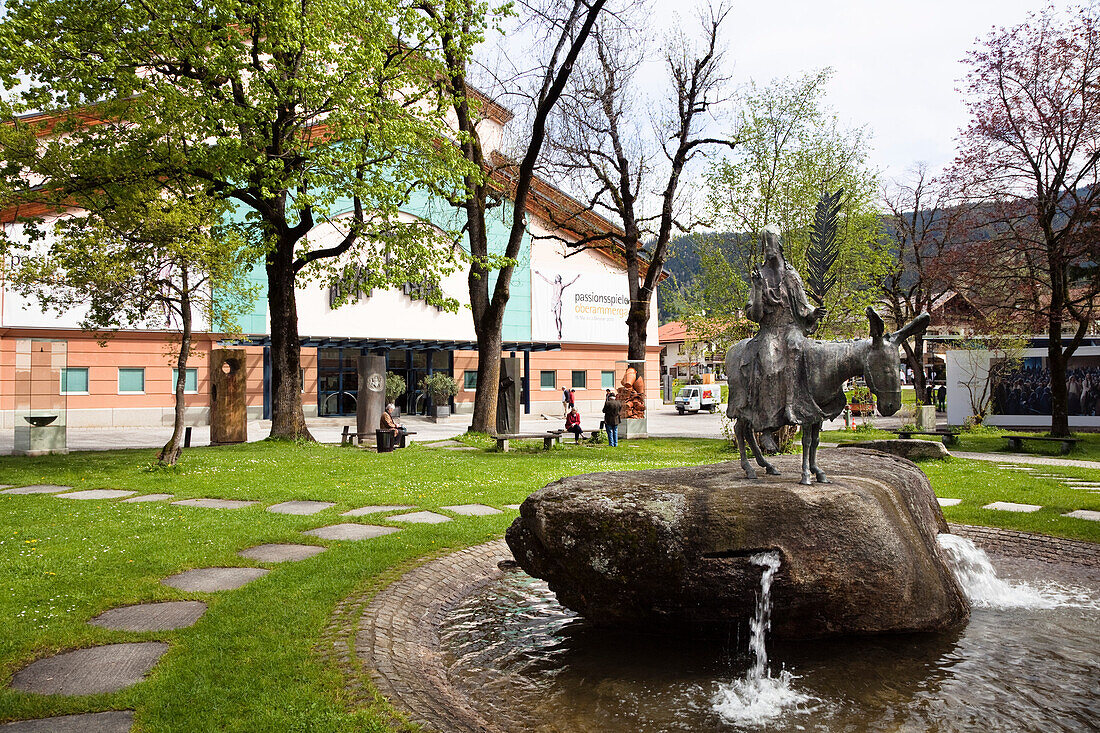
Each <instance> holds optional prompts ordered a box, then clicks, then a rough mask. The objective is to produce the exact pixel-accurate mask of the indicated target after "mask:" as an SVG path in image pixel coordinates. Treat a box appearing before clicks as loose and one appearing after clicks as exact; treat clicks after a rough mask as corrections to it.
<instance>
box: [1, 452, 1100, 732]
mask: <svg viewBox="0 0 1100 733" xmlns="http://www.w3.org/2000/svg"><path fill="white" fill-rule="evenodd" d="M847 435H851V434H850V433H849V434H847ZM472 442H473V443H474V444H476V445H478V446H479V447H481V446H484V445H487V443H485V442H483V441H477V440H474V441H472ZM151 456H152V451H111V452H100V453H74V454H71V455H68V456H48V457H42V458H15V457H5V458H0V482H2V483H6V484H14V485H24V484H34V483H51V484H61V485H69V486H73V487H74V488H77V489H90V488H115V489H134V490H138V491H141V492H143V493H153V492H164V493H171V494H175V496H176V498H177V499H182V498H188V497H216V498H224V499H250V500H257V501H260V502H261V503H260V504H258V505H256V506H252V507H247V508H244V509H235V510H213V509H200V508H191V507H179V506H172V505H170V504H168V503H166V502H151V503H139V504H127V503H123V502H120V501H75V500H69V499H57V498H54V497H52V496H48V495H30V496H15V495H5V496H0V590H2V591H3V592H2V594H0V619H3V630H4V633H3V634H2V635H0V669H2V675H0V677H2V679H0V681H2V682H3V683H4V689H2V690H0V721H8V720H17V719H23V718H32V717H44V716H47V715H58V714H64V713H73V712H90V711H95V710H106V709H127V708H132V709H134V710H135V711H136V728H135V729H136V730H145V731H206V730H226V731H278V732H282V731H333V732H335V731H352V730H354V731H374V730H378V731H381V730H388V729H389V728H388V725H389V721H390V720H391V715H392V711H391V710H389V709H388V708H387V706H386V704H385V702H384V701H381V700H379V701H377V702H376V703H375V704H373V705H371V706H368V707H366V708H362V707H356V706H353V705H351V704H350V699H351V698H350V696H349V693H348V692H347V691H346V680H345V679H344V678H343V676H342V674H341V673H340V672H339V671H338V670H337V669H336V668H334V667H333V666H332V665H331V664H329V663H326V662H324V661H322V660H321V658H320V657H319V656H318V653H317V649H318V647H319V645H320V639H321V637H322V635H323V633H324V630H325V626H326V624H327V623H328V621H329V619H330V616H331V615H332V612H333V609H334V607H335V605H336V604H337V602H339V601H340V600H342V599H344V598H346V597H348V596H349V595H351V594H353V593H355V592H357V591H361V590H363V589H364V588H371V587H377V586H380V585H381V584H382V583H384V582H386V581H387V580H388V579H389V578H391V577H392V576H393V575H394V573H395V572H396V571H397V570H398V569H400V568H403V567H406V566H408V565H409V564H410V563H414V562H417V561H418V560H422V559H424V558H427V557H431V556H433V555H436V554H438V553H440V552H442V551H444V550H445V549H451V548H460V547H464V546H468V545H472V544H476V543H480V542H484V541H487V540H489V539H492V538H495V537H500V536H501V535H502V533H503V532H504V530H505V528H506V527H507V526H508V525H509V524H510V523H511V521H512V520H513V518H514V517H515V513H514V512H512V511H507V510H506V511H505V512H504V513H503V514H499V515H493V516H488V517H468V518H464V517H456V518H455V520H454V521H452V522H446V523H443V524H436V525H407V526H406V525H400V524H398V523H393V524H394V526H402V530H401V531H400V532H397V533H394V534H390V535H387V536H384V537H379V538H376V539H371V540H365V541H360V542H336V541H324V540H318V539H316V538H312V537H308V536H305V535H302V534H300V532H301V531H302V530H305V529H312V528H315V527H319V526H323V525H328V524H336V523H341V522H344V521H360V522H368V523H374V524H387V522H386V521H385V520H384V519H382V518H379V517H362V518H359V519H357V520H356V519H351V518H348V517H341V516H339V514H340V512H344V511H347V510H349V509H354V508H357V507H360V506H364V505H367V504H410V505H415V506H417V507H418V508H420V509H433V510H435V509H439V508H440V507H442V506H445V505H449V504H462V503H475V502H476V503H484V504H489V505H492V506H496V507H498V508H501V507H502V506H503V505H504V504H515V503H520V502H521V501H522V500H523V499H524V498H525V497H526V496H527V495H528V494H529V493H531V492H532V491H534V490H535V489H537V488H539V487H541V486H543V485H545V484H547V483H549V482H550V481H553V480H554V479H557V478H560V477H562V476H566V475H572V474H578V473H587V472H592V471H605V470H625V469H642V468H658V467H668V466H677V465H687V464H700V463H715V462H719V461H724V460H731V459H732V458H733V457H734V455H733V454H732V453H731V452H729V451H728V450H727V449H726V447H725V444H724V442H723V441H716V440H687V439H683V440H665V439H662V440H642V441H623V443H622V444H621V446H620V447H619V448H618V449H611V448H608V447H607V446H606V445H602V446H583V447H574V446H565V447H561V448H557V449H555V450H552V451H549V452H543V451H541V450H537V449H535V448H534V447H533V446H532V447H531V449H530V450H524V449H521V450H518V451H516V452H512V453H508V454H500V453H493V452H489V451H445V450H439V449H433V448H430V447H427V446H422V445H414V446H412V447H410V448H408V449H406V450H403V451H398V452H395V453H391V454H382V455H379V454H375V453H370V452H366V451H361V450H357V449H354V448H339V447H336V446H323V445H297V444H278V443H255V444H249V445H242V446H233V447H221V448H196V449H191V450H189V451H187V452H186V453H185V454H184V458H183V462H182V464H181V466H180V467H179V468H178V469H177V470H172V471H163V470H161V471H148V470H145V467H146V466H147V465H148V463H149V461H150V458H151ZM923 467H924V469H925V471H926V472H927V473H928V474H929V477H930V478H931V479H932V483H933V486H934V487H935V488H936V491H937V493H938V494H939V495H941V496H951V497H957V498H962V499H963V504H962V505H960V506H958V507H950V508H948V509H947V510H945V513H946V515H947V516H948V518H949V519H950V520H952V521H961V522H972V523H977V524H990V525H995V526H1004V527H1012V528H1018V529H1025V530H1029V531H1042V532H1049V533H1052V534H1063V535H1065V536H1071V537H1077V538H1080V539H1088V540H1093V541H1100V531H1098V530H1100V527H1098V526H1097V523H1095V522H1087V521H1084V520H1072V519H1066V518H1062V517H1059V516H1058V513H1059V512H1061V511H1068V510H1069V509H1071V508H1072V509H1100V499H1097V498H1096V497H1097V496H1098V495H1096V494H1090V493H1087V492H1082V491H1072V490H1069V489H1066V488H1065V487H1060V486H1058V485H1057V484H1056V483H1055V482H1053V481H1050V480H1043V479H1037V478H1033V477H1031V476H1028V475H1026V474H1024V473H1023V472H1010V471H1005V470H1001V469H997V468H996V467H995V466H993V465H991V464H987V463H980V462H977V461H966V460H962V459H953V460H950V461H947V462H934V463H926V464H925V465H924V466H923ZM1050 472H1051V473H1059V474H1065V475H1067V476H1068V475H1073V476H1085V475H1090V476H1091V477H1095V476H1096V475H1097V472H1096V471H1092V472H1091V474H1090V472H1089V471H1088V470H1085V469H1051V471H1050ZM1078 498H1079V499H1080V501H1076V500H1077V499H1078ZM292 499H313V500H320V501H331V502H335V503H336V506H335V507H332V508H331V509H327V510H325V511H323V512H321V513H319V514H315V515H313V516H293V515H281V514H273V513H270V512H267V511H264V507H265V506H268V505H270V504H274V503H277V502H281V501H287V500H292ZM994 500H1006V501H1019V502H1027V503H1035V504H1043V505H1044V506H1047V507H1051V508H1050V509H1049V510H1046V509H1045V510H1044V511H1042V512H1038V513H1036V514H1033V515H1017V514H1009V513H1007V512H986V511H984V510H981V509H980V508H979V507H980V506H981V504H983V503H987V502H988V501H994ZM1071 503H1072V504H1074V505H1073V506H1070V504H1071ZM267 542H292V543H306V544H323V545H326V546H327V547H328V548H329V549H328V551H327V552H324V553H322V554H320V555H318V556H316V557H314V558H311V559H308V560H304V561H301V562H298V563H294V562H291V563H279V564H264V563H259V562H254V561H251V560H246V559H243V558H240V557H238V556H237V554H236V553H237V551H239V550H241V549H244V548H246V547H250V546H253V545H257V544H262V543H267ZM208 566H260V567H270V568H271V572H270V573H269V574H268V575H266V576H265V577H263V578H260V579H258V580H255V581H253V582H251V583H249V584H247V585H245V586H244V587H243V588H240V589H238V590H234V591H226V592H222V593H211V594H202V593H185V592H182V591H177V590H175V589H172V588H168V587H166V586H164V585H161V583H160V580H161V579H162V578H164V577H166V576H168V575H172V574H174V573H177V572H180V571H182V570H187V569H190V568H196V567H208ZM177 599H198V600H203V601H206V602H207V603H208V604H209V609H208V610H207V612H206V614H205V615H204V616H203V617H202V618H201V619H200V620H199V622H198V623H197V624H195V625H194V626H192V627H190V628H186V629H179V630H177V631H171V632H155V633H131V632H120V631H110V630H107V629H101V628H98V627H94V626H90V625H88V624H87V623H86V621H87V620H88V619H90V618H92V617H93V616H95V615H97V614H99V613H101V612H102V611H105V610H107V609H109V608H114V607H117V606H123V605H128V604H133V603H140V602H146V601H156V600H177ZM143 640H162V641H167V642H168V643H169V644H170V650H169V652H168V654H167V655H166V656H165V657H164V658H163V659H162V661H161V662H160V664H158V665H157V666H156V667H155V668H154V669H153V671H152V672H151V673H150V674H149V676H148V678H147V679H146V681H144V682H143V683H141V684H138V685H136V686H134V687H132V688H130V689H128V690H124V691H122V692H118V693H112V694H103V695H95V696H88V697H78V698H65V697H57V696H36V695H28V694H24V693H16V692H12V691H10V690H8V689H6V685H7V683H8V682H9V681H10V678H11V675H12V674H13V673H14V672H15V671H16V670H18V669H20V668H21V667H23V666H24V665H26V664H27V663H29V662H31V661H33V660H34V659H37V658H40V657H43V656H47V655H49V654H52V653H55V652H58V651H62V650H65V649H70V648H74V647H82V646H91V645H95V644H104V643H115V642H126V641H143ZM351 642H352V643H354V640H351Z"/></svg>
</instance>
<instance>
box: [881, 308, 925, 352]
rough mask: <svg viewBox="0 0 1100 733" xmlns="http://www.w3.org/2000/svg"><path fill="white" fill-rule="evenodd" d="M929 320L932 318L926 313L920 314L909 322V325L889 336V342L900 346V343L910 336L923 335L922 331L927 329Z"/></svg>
mask: <svg viewBox="0 0 1100 733" xmlns="http://www.w3.org/2000/svg"><path fill="white" fill-rule="evenodd" d="M931 320H932V316H930V315H928V314H927V313H921V314H920V315H919V316H917V317H916V318H914V319H913V320H911V321H909V323H906V324H905V325H904V326H902V327H901V328H899V329H898V330H897V332H895V333H892V334H890V340H891V341H893V342H894V343H895V344H898V345H900V344H901V342H902V341H904V340H905V339H907V338H909V337H910V336H915V335H917V334H920V333H924V330H925V329H926V328H928V322H929V321H931Z"/></svg>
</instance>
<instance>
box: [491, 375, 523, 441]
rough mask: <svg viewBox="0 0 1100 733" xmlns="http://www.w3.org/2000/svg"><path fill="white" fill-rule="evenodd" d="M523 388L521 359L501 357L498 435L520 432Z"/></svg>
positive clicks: (497, 420)
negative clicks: (520, 405)
mask: <svg viewBox="0 0 1100 733" xmlns="http://www.w3.org/2000/svg"><path fill="white" fill-rule="evenodd" d="M521 388H522V383H521V382H520V366H519V359H516V358H507V359H501V360H500V382H499V383H498V385H497V419H496V430H497V435H510V434H513V433H518V432H519V402H520V398H521V396H522V394H521Z"/></svg>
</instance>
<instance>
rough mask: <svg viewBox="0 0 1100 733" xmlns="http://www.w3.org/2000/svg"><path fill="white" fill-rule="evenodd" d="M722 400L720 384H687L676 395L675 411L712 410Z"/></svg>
mask: <svg viewBox="0 0 1100 733" xmlns="http://www.w3.org/2000/svg"><path fill="white" fill-rule="evenodd" d="M721 402H722V386H721V385H719V384H689V385H687V386H686V387H684V388H683V389H681V390H680V393H679V394H678V395H676V412H678V413H680V414H681V415H683V414H684V413H685V412H687V411H689V410H690V411H691V412H699V411H700V410H706V411H707V412H714V411H715V410H717V409H718V405H719V404H721Z"/></svg>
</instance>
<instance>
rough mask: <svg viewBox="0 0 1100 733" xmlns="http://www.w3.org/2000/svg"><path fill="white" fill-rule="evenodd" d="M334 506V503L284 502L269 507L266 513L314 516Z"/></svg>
mask: <svg viewBox="0 0 1100 733" xmlns="http://www.w3.org/2000/svg"><path fill="white" fill-rule="evenodd" d="M334 506H336V504H335V502H331V501H284V502H283V503H282V504H275V505H273V506H269V507H268V508H267V511H269V512H274V513H276V514H300V515H308V514H316V513H317V512H320V511H324V510H325V509H328V508H329V507H334Z"/></svg>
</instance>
